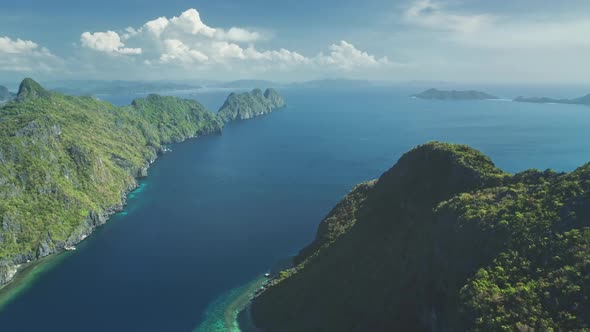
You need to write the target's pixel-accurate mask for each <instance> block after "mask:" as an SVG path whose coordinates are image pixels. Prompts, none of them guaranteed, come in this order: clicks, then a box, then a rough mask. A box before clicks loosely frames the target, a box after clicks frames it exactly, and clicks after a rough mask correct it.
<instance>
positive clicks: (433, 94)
mask: <svg viewBox="0 0 590 332" xmlns="http://www.w3.org/2000/svg"><path fill="white" fill-rule="evenodd" d="M412 97H415V98H419V99H440V100H485V99H498V97H496V96H493V95H490V94H488V93H485V92H481V91H474V90H465V91H457V90H438V89H428V90H426V91H423V92H421V93H418V94H415V95H412Z"/></svg>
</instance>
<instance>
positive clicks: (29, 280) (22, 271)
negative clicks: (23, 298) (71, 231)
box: [0, 251, 72, 312]
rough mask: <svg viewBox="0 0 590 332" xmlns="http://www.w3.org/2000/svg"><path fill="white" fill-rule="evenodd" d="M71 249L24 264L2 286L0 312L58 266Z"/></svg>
mask: <svg viewBox="0 0 590 332" xmlns="http://www.w3.org/2000/svg"><path fill="white" fill-rule="evenodd" d="M70 254H72V252H71V251H60V252H57V253H55V254H52V255H49V256H47V257H43V258H40V259H37V260H34V261H31V262H29V263H25V264H22V265H21V266H20V267H19V271H18V272H17V273H16V275H15V276H14V278H13V279H12V281H10V282H9V283H7V284H5V285H4V286H1V287H0V312H2V311H3V310H4V308H5V307H6V306H7V305H9V304H10V303H11V302H12V301H13V300H14V299H16V298H17V297H18V296H19V295H20V294H22V293H23V292H25V291H26V290H27V289H29V288H30V287H31V286H32V285H33V283H34V282H35V280H37V279H38V278H40V277H41V276H42V275H43V274H45V273H46V272H48V271H50V270H51V269H53V268H54V267H55V266H57V265H58V264H59V263H60V262H61V261H62V260H63V259H65V258H66V257H68V256H69V255H70Z"/></svg>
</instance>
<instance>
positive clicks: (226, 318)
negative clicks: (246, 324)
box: [193, 278, 266, 332]
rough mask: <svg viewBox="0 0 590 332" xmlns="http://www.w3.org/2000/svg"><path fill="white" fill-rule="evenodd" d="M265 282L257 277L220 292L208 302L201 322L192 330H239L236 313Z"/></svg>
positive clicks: (233, 331) (223, 331)
mask: <svg viewBox="0 0 590 332" xmlns="http://www.w3.org/2000/svg"><path fill="white" fill-rule="evenodd" d="M265 283H266V279H265V278H258V279H256V280H254V281H251V282H250V283H248V284H246V285H243V286H240V287H237V288H234V289H232V290H230V291H228V292H226V293H224V294H222V295H221V296H220V297H218V298H217V299H216V300H215V301H213V302H212V303H211V304H209V306H208V307H207V310H206V311H205V315H204V316H205V319H204V321H203V323H201V325H199V326H198V327H197V328H196V329H194V330H193V332H241V330H240V327H239V325H238V314H239V313H240V312H241V311H242V310H244V309H245V308H246V306H247V305H248V304H249V303H250V300H251V299H252V295H253V294H254V292H256V290H258V289H259V288H260V287H262V286H263V285H264V284H265Z"/></svg>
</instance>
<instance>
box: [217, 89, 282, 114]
mask: <svg viewBox="0 0 590 332" xmlns="http://www.w3.org/2000/svg"><path fill="white" fill-rule="evenodd" d="M284 106H285V100H284V99H283V97H281V96H280V95H279V94H278V92H276V91H275V90H274V89H266V91H264V93H263V92H262V90H260V89H254V90H252V91H250V92H244V93H231V94H230V95H229V96H228V97H227V99H226V101H225V103H223V105H222V106H221V108H220V109H219V111H218V113H217V114H218V115H219V116H220V117H221V118H222V119H223V121H224V122H231V121H235V120H247V119H251V118H254V117H256V116H260V115H264V114H267V113H270V112H272V111H274V110H276V109H279V108H282V107H284Z"/></svg>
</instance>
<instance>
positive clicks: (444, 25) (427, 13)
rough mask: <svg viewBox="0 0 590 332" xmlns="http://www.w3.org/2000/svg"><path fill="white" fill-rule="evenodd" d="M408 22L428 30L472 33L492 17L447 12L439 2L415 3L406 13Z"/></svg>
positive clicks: (419, 0)
mask: <svg viewBox="0 0 590 332" xmlns="http://www.w3.org/2000/svg"><path fill="white" fill-rule="evenodd" d="M405 18H406V20H407V21H408V22H410V23H413V24H417V25H420V26H423V27H426V28H430V29H438V30H451V31H456V32H460V33H473V32H476V31H478V30H479V29H480V28H481V27H482V26H484V25H487V24H489V23H490V22H491V21H492V20H493V17H492V16H490V15H487V14H456V13H450V12H447V11H446V10H445V9H444V6H443V5H442V4H441V3H439V2H434V1H432V0H418V1H415V2H414V3H413V4H412V5H411V6H410V7H409V8H408V9H407V11H406V13H405Z"/></svg>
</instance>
